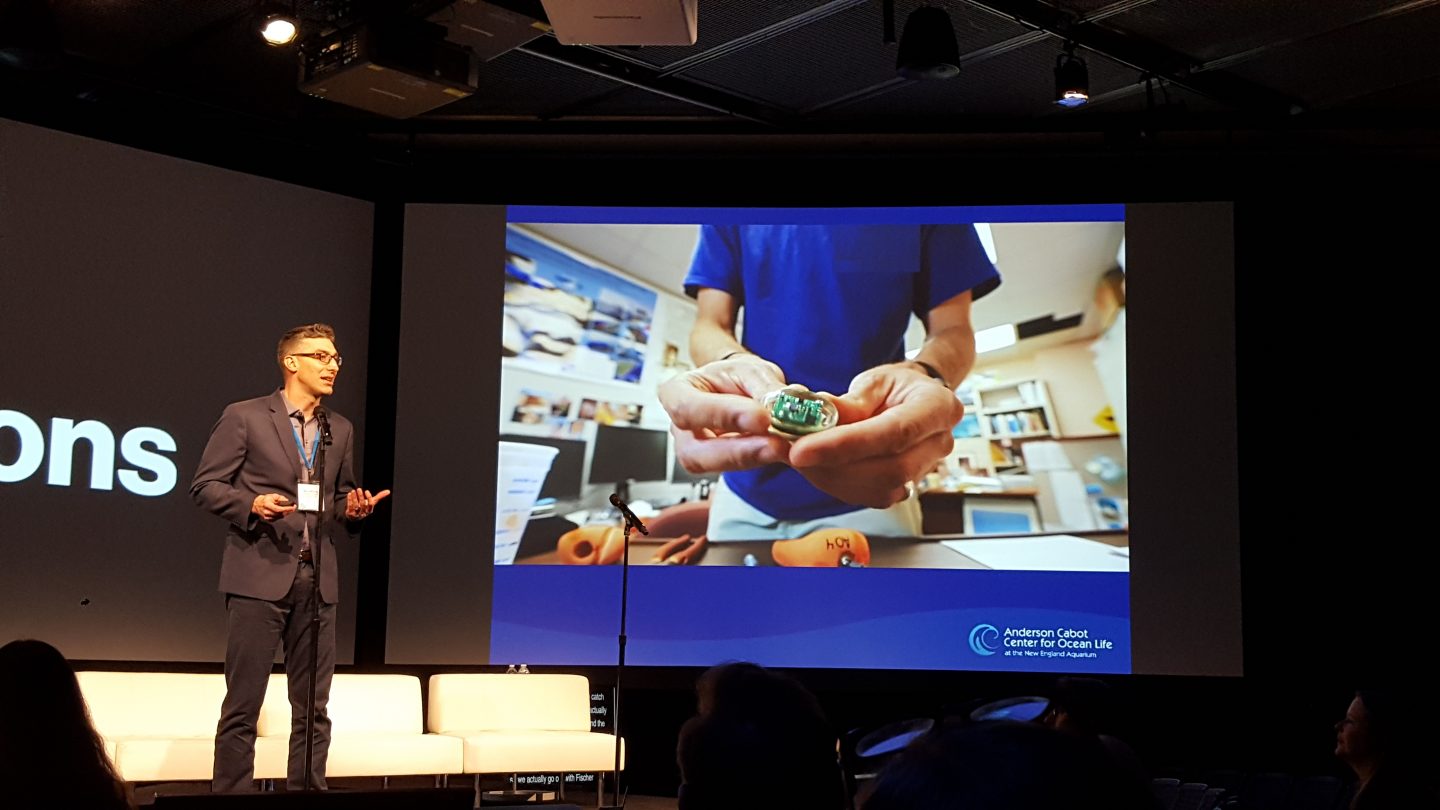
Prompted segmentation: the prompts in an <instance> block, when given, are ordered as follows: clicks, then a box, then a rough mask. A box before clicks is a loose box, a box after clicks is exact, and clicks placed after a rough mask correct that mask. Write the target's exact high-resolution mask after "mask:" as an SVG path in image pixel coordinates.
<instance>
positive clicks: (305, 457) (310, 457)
mask: <svg viewBox="0 0 1440 810" xmlns="http://www.w3.org/2000/svg"><path fill="white" fill-rule="evenodd" d="M300 427H302V428H303V427H304V425H303V424H302V425H301V426H300ZM290 432H291V433H293V434H294V435H295V449H296V450H299V451H300V461H301V462H302V463H304V465H305V471H306V472H312V471H314V469H315V452H316V450H318V449H319V447H320V431H318V430H317V431H315V439H314V440H313V441H311V442H310V452H309V453H306V452H305V444H304V443H303V442H302V441H301V440H300V431H299V430H297V429H296V428H295V423H294V422H291V423H290Z"/></svg>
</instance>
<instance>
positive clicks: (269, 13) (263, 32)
mask: <svg viewBox="0 0 1440 810" xmlns="http://www.w3.org/2000/svg"><path fill="white" fill-rule="evenodd" d="M260 15H261V16H260V36H261V37H262V38H264V40H265V43H266V44H267V45H274V46H275V47H277V48H278V47H281V46H284V45H289V44H290V43H292V42H294V41H295V36H296V35H297V34H299V33H300V21H299V20H298V19H297V18H296V16H295V13H294V11H292V10H291V9H289V8H286V7H285V6H284V5H283V4H277V3H267V4H265V5H264V6H262V7H261V9H260Z"/></svg>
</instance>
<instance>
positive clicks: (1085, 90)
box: [1055, 43, 1090, 107]
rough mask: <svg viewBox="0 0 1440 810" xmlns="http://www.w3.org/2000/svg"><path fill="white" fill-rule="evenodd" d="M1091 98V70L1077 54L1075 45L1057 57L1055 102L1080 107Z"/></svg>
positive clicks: (1064, 105) (1067, 47)
mask: <svg viewBox="0 0 1440 810" xmlns="http://www.w3.org/2000/svg"><path fill="white" fill-rule="evenodd" d="M1089 100H1090V71H1089V70H1088V69H1087V68H1086V67H1085V60H1084V59H1081V58H1080V57H1078V56H1076V55H1075V45H1074V44H1073V43H1072V44H1070V45H1067V46H1066V47H1065V53H1062V54H1060V55H1059V56H1057V57H1055V103H1056V104H1059V105H1060V106H1061V107H1079V106H1080V105H1081V104H1084V103H1085V102H1087V101H1089Z"/></svg>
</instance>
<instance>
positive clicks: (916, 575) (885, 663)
mask: <svg viewBox="0 0 1440 810" xmlns="http://www.w3.org/2000/svg"><path fill="white" fill-rule="evenodd" d="M494 600H495V601H494V620H493V623H492V625H491V642H490V644H491V649H490V660H491V661H492V662H494V661H527V662H530V663H532V664H533V663H542V664H569V665H603V664H609V663H614V661H615V656H616V638H615V637H616V635H617V633H618V632H619V616H620V571H619V570H618V569H617V568H614V567H598V568H597V567H589V566H584V567H582V566H573V567H572V566H526V565H520V566H497V567H496V568H495V591H494ZM1129 616H1130V577H1129V574H1123V573H1090V572H1048V571H1041V572H1037V571H977V570H971V569H953V570H952V569H918V568H917V569H879V568H866V569H809V568H805V569H798V568H796V569H785V568H770V567H763V568H745V567H736V566H713V567H710V566H699V567H694V568H682V567H676V566H632V567H631V571H630V598H629V618H628V627H627V628H626V633H627V635H628V637H629V638H628V643H627V646H626V651H625V657H626V662H627V663H630V664H635V665H640V666H711V665H713V664H717V663H720V662H723V661H729V660H749V661H756V662H758V663H761V664H764V665H766V666H775V667H817V668H819V667H824V668H876V669H958V670H991V671H1010V672H1094V673H1128V672H1130V620H1129Z"/></svg>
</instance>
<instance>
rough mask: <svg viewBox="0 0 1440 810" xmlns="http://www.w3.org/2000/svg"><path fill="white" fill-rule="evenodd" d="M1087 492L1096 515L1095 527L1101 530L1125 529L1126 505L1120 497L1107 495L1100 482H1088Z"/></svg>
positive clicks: (1091, 509)
mask: <svg viewBox="0 0 1440 810" xmlns="http://www.w3.org/2000/svg"><path fill="white" fill-rule="evenodd" d="M1085 494H1086V495H1088V496H1089V500H1090V511H1091V513H1092V514H1094V515H1095V528H1097V529H1100V530H1101V531H1106V530H1112V529H1113V530H1118V531H1123V530H1124V529H1125V507H1124V505H1123V504H1122V503H1121V501H1120V499H1119V498H1116V497H1115V496H1113V495H1106V494H1105V489H1104V488H1103V487H1101V486H1100V485H1099V484H1086V485H1085Z"/></svg>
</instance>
